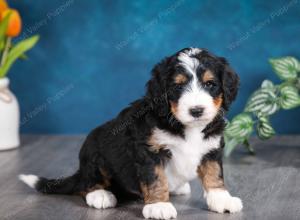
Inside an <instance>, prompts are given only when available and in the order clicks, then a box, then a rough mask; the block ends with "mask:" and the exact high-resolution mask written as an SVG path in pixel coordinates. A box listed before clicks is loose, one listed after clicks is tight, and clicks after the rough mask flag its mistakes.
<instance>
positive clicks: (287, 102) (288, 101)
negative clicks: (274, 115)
mask: <svg viewBox="0 0 300 220" xmlns="http://www.w3.org/2000/svg"><path fill="white" fill-rule="evenodd" d="M280 95H281V96H280V99H279V103H280V106H281V107H282V108H283V109H291V108H295V107H297V106H299V105H300V96H299V93H298V89H297V88H295V87H293V86H284V87H282V88H281V89H280Z"/></svg>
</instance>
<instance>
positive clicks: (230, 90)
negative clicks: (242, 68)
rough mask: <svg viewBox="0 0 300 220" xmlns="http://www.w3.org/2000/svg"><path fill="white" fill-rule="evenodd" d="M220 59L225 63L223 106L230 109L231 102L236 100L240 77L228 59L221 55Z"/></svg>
mask: <svg viewBox="0 0 300 220" xmlns="http://www.w3.org/2000/svg"><path fill="white" fill-rule="evenodd" d="M219 60H220V61H221V63H222V65H223V71H222V87H223V108H224V109H225V110H226V111H228V109H229V106H230V104H231V103H232V102H233V101H234V100H235V98H236V96H237V93H238V89H239V84H240V79H239V76H238V75H237V74H236V73H235V71H234V70H233V69H232V68H231V67H230V66H229V64H228V62H227V60H226V59H225V58H223V57H220V58H219Z"/></svg>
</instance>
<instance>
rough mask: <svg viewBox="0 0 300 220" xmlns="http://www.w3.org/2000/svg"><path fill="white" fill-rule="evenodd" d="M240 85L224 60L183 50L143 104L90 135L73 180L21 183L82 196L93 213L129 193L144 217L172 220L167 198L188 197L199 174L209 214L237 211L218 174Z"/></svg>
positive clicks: (158, 69)
mask: <svg viewBox="0 0 300 220" xmlns="http://www.w3.org/2000/svg"><path fill="white" fill-rule="evenodd" d="M238 84H239V78H238V76H237V74H236V73H235V72H234V71H233V70H232V69H231V68H230V67H229V64H228V63H227V61H226V60H225V59H224V58H221V57H217V56H215V55H212V54H211V53H209V52H208V51H207V50H204V49H199V48H185V49H183V50H181V51H179V52H177V53H176V54H174V55H172V56H170V57H167V58H165V59H163V60H162V61H161V62H160V63H158V64H157V65H156V66H155V67H154V68H153V70H152V77H151V79H150V80H149V82H148V83H147V85H146V89H147V92H146V95H145V96H144V97H143V98H141V99H139V100H137V101H135V102H133V103H132V104H131V105H130V106H129V107H127V108H125V109H124V110H123V111H121V113H120V114H119V115H118V116H117V117H116V118H115V119H113V120H111V121H109V122H107V123H105V124H104V125H102V126H100V127H98V128H96V129H95V130H93V131H92V132H91V133H90V134H89V135H88V137H87V138H86V140H85V142H84V144H83V146H82V148H81V151H80V154H79V158H80V165H79V169H78V171H77V172H76V173H75V174H74V175H72V176H70V177H67V178H62V179H46V178H41V177H37V176H35V175H20V176H19V178H20V179H21V180H22V181H24V182H25V183H26V184H27V185H29V186H30V187H32V188H35V189H36V190H37V191H39V192H42V193H47V194H80V195H82V196H83V197H84V198H85V200H86V203H87V204H88V205H89V206H91V207H94V208H97V209H105V208H110V207H115V206H116V204H117V198H118V197H121V195H122V196H124V195H125V196H133V195H134V196H137V197H140V198H143V200H144V203H145V206H144V208H143V212H142V213H143V215H144V217H145V218H154V219H170V218H176V216H177V212H176V209H175V207H174V206H173V205H172V203H171V202H170V201H169V195H170V194H189V193H190V192H191V188H190V185H189V181H190V180H192V179H194V178H196V177H197V176H198V177H199V179H200V180H201V181H202V185H203V188H204V197H205V199H206V202H207V205H208V208H209V209H210V210H212V211H215V212H218V213H223V212H225V211H227V212H230V213H233V212H238V211H240V210H241V209H242V202H241V200H240V199H239V198H237V197H232V196H231V195H230V193H229V192H228V191H227V190H226V188H225V186H224V179H223V168H222V151H223V147H224V140H223V130H224V127H225V122H224V113H225V112H226V111H227V110H228V108H229V106H230V104H231V102H232V101H233V100H234V99H235V97H236V95H237V90H238ZM118 199H119V198H118Z"/></svg>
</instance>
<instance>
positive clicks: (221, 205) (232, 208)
mask: <svg viewBox="0 0 300 220" xmlns="http://www.w3.org/2000/svg"><path fill="white" fill-rule="evenodd" d="M205 196H206V202H207V205H208V208H209V209H210V210H212V211H215V212H218V213H224V212H225V211H228V212H230V213H234V212H239V211H241V210H242V208H243V204H242V201H241V199H240V198H238V197H232V196H231V195H230V194H229V192H228V191H227V190H222V189H213V190H210V191H208V192H207V194H206V195H205Z"/></svg>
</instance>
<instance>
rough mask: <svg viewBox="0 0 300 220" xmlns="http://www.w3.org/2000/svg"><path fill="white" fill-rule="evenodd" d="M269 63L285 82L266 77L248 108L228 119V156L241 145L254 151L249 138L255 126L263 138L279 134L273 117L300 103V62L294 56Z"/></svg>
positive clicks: (248, 102) (251, 97) (248, 103)
mask: <svg viewBox="0 0 300 220" xmlns="http://www.w3.org/2000/svg"><path fill="white" fill-rule="evenodd" d="M269 62H270V64H271V66H272V68H273V70H274V72H275V73H276V74H277V76H278V77H279V78H280V79H281V81H282V82H281V83H280V84H278V85H275V84H274V83H273V82H271V81H270V80H264V81H263V82H262V84H261V87H260V88H259V89H257V90H256V91H254V93H253V94H252V95H251V96H250V98H249V99H248V101H247V104H246V107H245V109H244V111H243V112H242V113H240V114H238V115H237V116H235V117H234V118H233V119H232V120H231V121H230V122H228V124H227V126H226V129H225V156H229V155H230V153H231V152H232V151H233V150H234V148H235V147H236V146H237V145H239V144H243V145H244V146H246V148H247V149H248V151H249V152H250V153H252V154H253V153H254V149H253V148H252V147H251V145H250V144H249V137H250V135H251V134H252V133H253V131H254V127H256V133H257V135H258V137H259V138H260V139H262V140H265V139H269V138H271V137H272V136H273V135H274V134H275V130H274V129H273V127H272V126H271V123H270V120H269V118H270V116H271V115H273V114H274V113H275V112H277V111H279V110H280V109H284V110H288V109H292V108H297V107H299V106H300V96H299V90H300V76H299V75H300V74H299V73H300V62H299V61H298V60H297V59H296V58H294V57H282V58H278V59H270V60H269Z"/></svg>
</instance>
